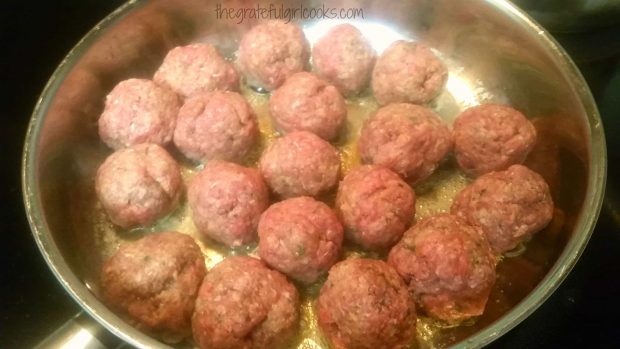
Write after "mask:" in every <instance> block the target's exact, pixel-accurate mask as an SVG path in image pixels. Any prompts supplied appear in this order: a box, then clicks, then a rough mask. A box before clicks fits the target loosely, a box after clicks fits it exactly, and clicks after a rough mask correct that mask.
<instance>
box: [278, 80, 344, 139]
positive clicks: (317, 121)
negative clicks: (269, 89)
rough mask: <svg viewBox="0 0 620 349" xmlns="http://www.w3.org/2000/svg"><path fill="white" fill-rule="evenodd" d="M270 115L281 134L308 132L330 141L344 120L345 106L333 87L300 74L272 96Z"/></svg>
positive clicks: (336, 134) (287, 81)
mask: <svg viewBox="0 0 620 349" xmlns="http://www.w3.org/2000/svg"><path fill="white" fill-rule="evenodd" d="M269 112H270V113H271V117H272V119H273V121H274V122H275V124H276V126H277V127H278V129H280V130H281V131H284V132H293V131H308V132H312V133H314V134H316V135H318V136H319V137H321V138H323V139H326V140H332V139H334V138H336V136H338V133H339V132H338V131H340V128H341V126H342V124H343V123H344V121H345V119H346V117H347V105H346V103H345V101H344V98H343V97H342V95H341V94H340V92H338V89H336V87H334V86H332V85H329V84H328V83H327V82H326V81H324V80H322V79H320V78H318V77H317V76H316V75H314V74H312V73H307V72H301V73H296V74H294V75H293V76H291V77H290V78H288V79H287V80H286V82H285V83H284V85H282V86H280V88H278V89H277V90H276V91H275V92H274V93H273V94H272V95H271V98H270V99H269Z"/></svg>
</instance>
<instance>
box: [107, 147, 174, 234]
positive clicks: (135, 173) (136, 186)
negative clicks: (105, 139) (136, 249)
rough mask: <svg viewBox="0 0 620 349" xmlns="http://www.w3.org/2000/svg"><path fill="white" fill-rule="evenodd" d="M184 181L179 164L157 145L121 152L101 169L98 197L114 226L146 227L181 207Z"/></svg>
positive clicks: (108, 159) (122, 150) (113, 155)
mask: <svg viewBox="0 0 620 349" xmlns="http://www.w3.org/2000/svg"><path fill="white" fill-rule="evenodd" d="M182 187H183V181H182V179H181V171H180V169H179V165H178V164H177V163H176V161H174V159H173V158H172V156H170V154H168V152H167V151H166V150H165V149H164V148H162V147H160V146H159V145H156V144H149V143H144V144H138V145H134V146H132V147H129V148H124V149H121V150H117V151H116V152H115V153H113V154H112V155H110V156H109V157H108V158H107V159H106V160H105V161H104V162H103V164H102V165H101V166H100V167H99V169H98V170H97V177H96V179H95V188H96V192H97V197H98V198H99V201H100V202H101V205H102V206H103V208H104V210H105V211H106V213H107V214H108V217H109V218H110V220H111V221H112V223H114V224H116V225H118V226H120V227H121V228H132V227H135V226H146V225H149V224H151V223H153V222H154V221H156V220H157V219H159V218H162V217H164V216H165V215H167V214H168V213H170V212H171V211H172V210H173V209H174V208H175V207H176V205H177V203H178V201H179V197H180V195H181V191H182Z"/></svg>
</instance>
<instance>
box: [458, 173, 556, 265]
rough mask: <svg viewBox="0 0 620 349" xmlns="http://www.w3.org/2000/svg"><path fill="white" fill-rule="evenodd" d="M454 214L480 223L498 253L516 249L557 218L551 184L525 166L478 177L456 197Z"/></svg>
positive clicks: (471, 222) (476, 223)
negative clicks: (550, 190)
mask: <svg viewBox="0 0 620 349" xmlns="http://www.w3.org/2000/svg"><path fill="white" fill-rule="evenodd" d="M451 210H452V213H453V214H456V215H457V216H459V217H461V218H463V219H464V220H465V221H466V222H468V223H469V224H472V225H475V226H479V227H480V228H482V231H483V232H484V233H485V234H486V236H487V239H488V240H489V242H490V243H491V246H492V247H493V249H494V250H495V251H496V252H497V253H503V252H506V251H509V250H511V249H513V248H515V247H516V246H517V245H518V244H519V243H521V242H523V241H525V240H527V239H528V238H529V237H530V236H532V235H533V234H534V233H536V232H538V231H540V230H542V229H543V228H544V227H546V226H547V224H549V222H551V219H552V218H553V200H552V199H551V193H550V192H549V186H548V185H547V183H546V182H545V180H544V179H543V178H542V177H541V176H540V175H539V174H538V173H536V172H534V171H532V170H530V169H528V168H527V167H525V166H522V165H512V166H510V167H509V168H508V169H507V170H506V171H499V172H489V173H487V174H485V175H482V176H480V177H478V179H476V180H475V181H474V182H473V183H472V184H471V185H469V186H468V187H466V188H465V189H463V190H462V191H461V192H460V193H459V194H458V195H457V196H456V198H455V199H454V203H453V204H452V209H451Z"/></svg>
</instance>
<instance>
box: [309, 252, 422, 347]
mask: <svg viewBox="0 0 620 349" xmlns="http://www.w3.org/2000/svg"><path fill="white" fill-rule="evenodd" d="M318 314H319V326H320V327H321V329H322V330H323V333H324V334H325V336H326V337H327V338H328V339H329V341H330V342H331V344H332V345H333V347H334V348H335V349H394V348H403V347H405V346H406V345H407V344H409V342H410V341H412V340H413V338H414V337H415V323H416V314H415V306H414V304H413V301H412V298H410V297H409V293H408V291H407V286H406V285H405V284H404V282H403V280H402V279H401V278H400V277H399V276H398V273H396V271H395V270H394V269H392V267H390V266H389V265H387V263H385V262H383V261H378V260H373V259H357V258H353V259H347V260H344V261H342V262H340V263H338V264H336V265H334V266H333V267H332V268H331V269H330V271H329V277H328V278H327V281H326V282H325V284H324V285H323V287H322V288H321V293H320V295H319V299H318Z"/></svg>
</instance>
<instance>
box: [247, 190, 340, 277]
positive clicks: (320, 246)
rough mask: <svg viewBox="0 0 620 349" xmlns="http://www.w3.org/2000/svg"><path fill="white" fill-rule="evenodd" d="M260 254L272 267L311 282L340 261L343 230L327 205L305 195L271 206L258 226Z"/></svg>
mask: <svg viewBox="0 0 620 349" xmlns="http://www.w3.org/2000/svg"><path fill="white" fill-rule="evenodd" d="M258 237H259V239H260V240H259V244H258V251H259V254H260V258H261V259H262V260H264V261H265V262H266V263H267V264H268V265H269V266H271V267H273V268H274V269H277V270H279V271H281V272H283V273H284V274H286V275H288V276H289V277H291V278H293V279H295V280H298V281H301V282H305V283H311V282H314V281H316V280H317V279H318V278H319V277H320V276H321V275H323V274H324V273H325V272H327V270H328V269H329V268H330V267H331V266H332V265H333V264H334V263H336V261H337V260H338V256H339V255H340V249H341V247H342V238H343V229H342V224H341V223H340V221H339V220H338V217H336V214H335V213H334V212H333V211H332V210H331V209H330V208H329V206H327V205H325V204H324V203H322V202H320V201H317V200H315V199H313V198H310V197H307V196H302V197H298V198H293V199H288V200H284V201H281V202H279V203H277V204H274V205H272V206H271V207H269V208H268V209H267V211H265V213H263V215H262V217H261V219H260V222H259V224H258Z"/></svg>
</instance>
